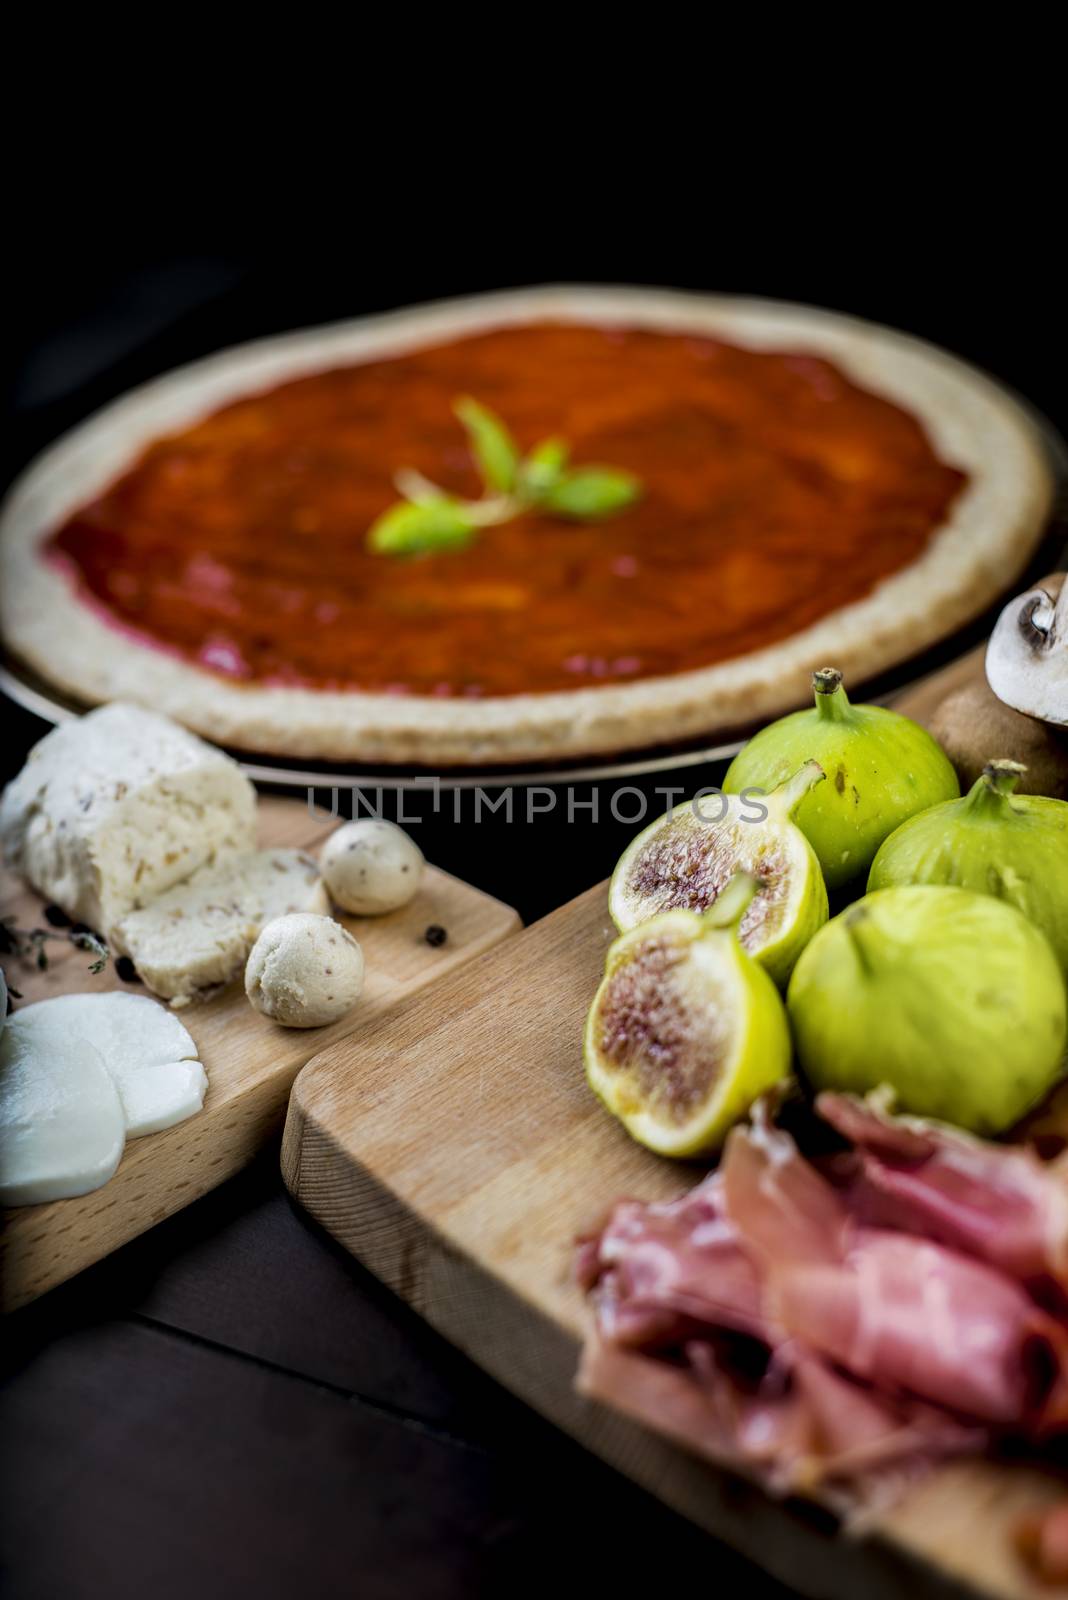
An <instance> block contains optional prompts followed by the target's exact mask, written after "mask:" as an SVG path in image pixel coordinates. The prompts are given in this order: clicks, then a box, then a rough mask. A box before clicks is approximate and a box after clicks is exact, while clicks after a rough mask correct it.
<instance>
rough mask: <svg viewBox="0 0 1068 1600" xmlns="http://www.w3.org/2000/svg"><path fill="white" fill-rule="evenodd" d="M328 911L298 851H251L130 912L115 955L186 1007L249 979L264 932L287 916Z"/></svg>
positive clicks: (313, 868)
mask: <svg viewBox="0 0 1068 1600" xmlns="http://www.w3.org/2000/svg"><path fill="white" fill-rule="evenodd" d="M329 909H330V900H329V896H328V895H327V892H326V889H325V887H324V885H323V881H322V879H321V878H320V876H319V868H318V866H317V864H316V862H315V861H313V860H312V858H311V856H307V855H304V854H302V852H301V851H299V850H254V851H249V852H247V853H246V854H243V855H237V856H232V857H231V858H230V859H229V860H228V861H226V862H224V863H223V864H222V865H221V866H217V867H211V868H204V869H203V870H202V871H200V872H198V873H196V874H195V875H194V876H193V877H192V878H190V880H189V882H188V883H182V884H179V885H177V887H176V888H174V889H168V891H167V893H166V894H164V895H160V897H159V899H158V900H155V901H154V902H153V903H152V905H150V906H145V907H144V908H143V909H142V910H140V911H131V912H130V914H129V915H128V916H126V917H124V918H123V919H122V921H121V922H120V923H119V925H118V927H117V928H116V930H115V939H114V943H115V948H116V949H117V950H119V951H120V952H121V953H122V954H123V955H127V956H129V957H130V959H131V960H132V962H133V964H134V966H135V967H136V968H137V971H138V973H139V975H140V977H141V978H142V980H143V981H144V983H145V984H146V985H147V986H148V988H150V989H151V990H152V991H153V993H154V994H158V995H162V996H163V998H164V999H165V1000H169V1001H170V1002H171V1004H172V1005H175V1006H183V1005H188V1004H189V1002H190V1001H191V1000H195V999H198V998H200V997H202V996H204V995H205V993H208V992H211V991H212V990H214V989H218V988H220V987H222V986H223V985H225V984H228V983H230V982H232V980H233V979H234V978H236V977H237V976H238V975H239V973H241V972H243V971H244V968H245V962H246V961H247V960H248V955H249V951H250V950H251V949H252V946H253V945H254V944H255V942H256V940H257V939H258V938H259V935H260V933H261V931H262V929H263V928H264V927H265V925H266V924H267V923H268V922H272V921H273V920H274V918H275V917H282V916H285V915H286V913H287V912H290V911H318V912H323V913H324V914H325V913H326V912H328V911H329Z"/></svg>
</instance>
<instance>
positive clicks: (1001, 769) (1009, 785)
mask: <svg viewBox="0 0 1068 1600" xmlns="http://www.w3.org/2000/svg"><path fill="white" fill-rule="evenodd" d="M1026 771H1027V768H1026V767H1025V766H1024V765H1023V763H1022V762H1021V761H1010V760H1008V759H1007V758H1006V759H1005V760H1002V761H988V762H987V764H986V766H985V767H984V768H983V770H982V772H981V774H980V775H979V777H978V778H976V780H975V782H974V783H973V784H972V787H971V789H970V790H969V791H968V810H969V811H970V812H972V813H973V814H976V815H981V814H982V813H984V812H986V813H988V814H989V815H991V816H998V815H1000V814H1002V813H1004V810H1005V807H1006V805H1007V804H1008V801H1009V798H1010V796H1011V795H1012V792H1013V790H1014V789H1015V788H1016V785H1017V784H1018V783H1019V781H1020V779H1021V778H1022V777H1023V775H1024V773H1025V772H1026Z"/></svg>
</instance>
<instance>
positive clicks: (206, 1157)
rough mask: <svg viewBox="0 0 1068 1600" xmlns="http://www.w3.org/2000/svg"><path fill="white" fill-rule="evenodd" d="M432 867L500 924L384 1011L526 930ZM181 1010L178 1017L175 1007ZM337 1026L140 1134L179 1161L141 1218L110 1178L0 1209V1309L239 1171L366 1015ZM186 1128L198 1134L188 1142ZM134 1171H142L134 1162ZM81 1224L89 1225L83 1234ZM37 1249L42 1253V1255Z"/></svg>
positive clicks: (84, 1265)
mask: <svg viewBox="0 0 1068 1600" xmlns="http://www.w3.org/2000/svg"><path fill="white" fill-rule="evenodd" d="M288 804H289V802H287V805H288ZM434 870H435V872H436V873H437V874H438V875H439V876H440V877H441V878H443V879H445V880H447V881H448V882H449V883H451V884H454V885H458V886H459V887H460V888H461V889H463V890H465V891H468V892H474V893H477V894H478V895H479V896H480V898H481V899H482V900H483V901H484V902H485V903H486V904H487V905H492V906H493V908H494V911H495V915H496V916H497V918H498V922H497V925H496V926H495V927H493V928H492V929H488V930H486V931H484V932H483V933H482V934H481V935H480V936H479V938H478V939H477V940H473V941H472V943H471V944H470V946H467V947H465V948H464V950H463V952H462V955H461V957H460V958H459V959H457V960H454V961H452V962H450V964H449V965H448V967H447V968H446V969H445V970H444V971H443V972H442V973H441V974H440V976H437V977H434V978H431V979H429V980H428V981H427V982H425V983H422V984H420V985H418V987H417V988H416V989H415V990H410V989H404V990H402V991H401V992H400V993H398V994H397V996H396V997H395V999H393V1000H392V1001H391V1003H390V1004H389V1005H387V1006H386V1007H385V1009H384V1010H383V1012H382V1017H383V1018H384V1017H386V1016H388V1015H389V1014H390V1012H391V1011H392V1010H394V1008H395V1007H398V1006H401V1005H403V1004H404V1003H406V1002H410V1001H411V1000H413V999H415V998H417V997H418V996H419V995H420V994H422V993H423V992H424V991H428V990H431V989H433V988H434V987H435V986H436V985H437V984H440V983H447V982H448V981H449V980H450V979H452V978H453V977H455V976H456V975H457V974H458V973H460V972H463V971H465V970H466V968H467V967H469V966H471V965H473V964H475V963H476V962H478V961H481V960H483V959H484V958H485V957H486V956H488V955H490V954H492V952H493V951H494V950H496V949H497V948H498V946H499V945H501V944H503V943H505V942H506V941H507V940H509V939H511V938H514V937H515V935H516V934H517V933H519V932H521V931H522V929H523V922H522V919H521V917H520V916H519V913H518V911H516V909H515V907H514V906H510V905H508V904H507V902H506V901H503V900H499V899H498V898H497V897H496V895H491V894H489V893H488V892H487V891H486V890H484V889H479V888H477V886H476V885H474V884H470V883H468V882H467V881H466V880H465V879H463V878H459V877H457V876H456V874H455V873H450V872H446V871H444V870H443V869H441V868H435V869H434ZM178 1015H179V1016H181V1013H178ZM339 1026H340V1025H338V1024H334V1025H331V1029H330V1038H329V1042H328V1043H326V1042H324V1043H323V1044H322V1045H320V1048H319V1049H318V1050H316V1051H315V1053H314V1055H313V1056H311V1057H310V1058H309V1060H308V1061H307V1062H305V1063H300V1062H294V1063H292V1065H291V1067H290V1068H286V1069H284V1070H282V1069H279V1070H278V1071H276V1072H274V1073H273V1074H272V1076H271V1077H269V1078H262V1079H261V1080H260V1081H258V1082H256V1083H255V1084H254V1085H253V1086H252V1087H251V1088H250V1089H249V1090H248V1091H247V1092H246V1093H244V1094H242V1095H241V1096H240V1098H232V1099H231V1100H228V1101H226V1102H224V1103H223V1104H222V1105H220V1106H218V1107H215V1108H214V1110H213V1111H212V1112H209V1114H208V1117H207V1120H206V1121H202V1122H201V1123H199V1124H198V1122H197V1117H192V1118H189V1119H187V1120H186V1121H185V1122H182V1123H178V1124H177V1125H176V1126H175V1127H174V1128H166V1129H163V1130H162V1131H161V1132H160V1133H155V1134H149V1135H146V1137H145V1144H146V1145H148V1144H149V1143H152V1144H153V1145H154V1148H155V1150H156V1152H157V1154H158V1155H159V1157H160V1159H161V1160H163V1159H164V1158H165V1159H166V1161H167V1163H169V1164H174V1163H175V1162H176V1161H177V1164H176V1165H174V1171H173V1174H172V1177H171V1180H170V1181H169V1182H168V1183H166V1184H165V1185H163V1186H161V1187H160V1188H159V1189H158V1190H157V1192H156V1193H155V1195H151V1194H150V1193H149V1190H150V1189H151V1184H150V1183H149V1182H148V1180H146V1183H145V1188H144V1196H145V1210H144V1211H143V1212H142V1213H141V1216H140V1217H139V1225H138V1226H136V1227H133V1228H131V1227H128V1226H126V1225H124V1224H122V1223H117V1222H116V1220H115V1208H114V1206H113V1204H112V1200H113V1199H114V1194H113V1195H112V1196H110V1197H109V1195H108V1188H109V1184H104V1185H103V1186H102V1187H101V1188H100V1189H97V1190H92V1191H90V1193H89V1194H88V1195H85V1196H77V1197H75V1198H74V1201H73V1202H71V1201H55V1202H48V1203H46V1204H42V1205H40V1206H29V1207H19V1208H17V1209H16V1211H15V1212H12V1213H8V1216H9V1217H10V1216H11V1215H17V1216H18V1219H19V1221H18V1225H17V1226H12V1225H11V1224H10V1222H8V1224H7V1225H6V1226H4V1225H3V1224H4V1222H5V1218H4V1216H3V1214H2V1213H0V1316H7V1315H9V1314H10V1313H12V1312H15V1311H18V1310H20V1309H21V1308H22V1307H23V1306H26V1305H29V1304H31V1303H32V1302H33V1301H34V1300H37V1299H39V1298H40V1296H41V1295H43V1294H47V1293H48V1292H49V1291H50V1290H51V1289H55V1288H58V1287H59V1286H60V1285H61V1284H63V1283H66V1282H68V1281H69V1280H70V1279H71V1278H74V1277H77V1276H78V1274H79V1273H80V1272H84V1271H86V1270H88V1268H89V1267H91V1266H95V1265H96V1263H97V1262H99V1261H102V1260H104V1259H106V1258H107V1257H108V1256H109V1255H112V1254H113V1253H114V1252H115V1251H116V1250H120V1249H122V1247H123V1246H124V1245H126V1244H129V1243H131V1242H132V1241H133V1240H134V1239H136V1238H139V1237H141V1236H142V1235H143V1234H145V1233H147V1232H149V1231H150V1230H151V1229H152V1228H154V1227H155V1226H156V1225H157V1224H159V1223H161V1222H164V1221H166V1220H167V1218H169V1217H172V1216H174V1215H176V1214H177V1213H178V1212H179V1211H182V1210H184V1208H185V1207H186V1206H188V1205H191V1204H192V1203H193V1202H194V1201H196V1200H199V1199H202V1198H203V1197H204V1196H205V1195H207V1194H210V1193H211V1192H212V1190H214V1189H217V1188H218V1187H219V1185H220V1184H223V1183H225V1182H226V1181H227V1180H228V1179H230V1178H233V1177H235V1176H236V1175H237V1173H239V1172H241V1171H242V1170H243V1169H244V1168H245V1167H246V1166H247V1165H248V1163H249V1162H250V1161H251V1160H252V1159H253V1158H254V1157H255V1156H256V1154H257V1153H258V1152H259V1151H260V1150H261V1149H262V1148H263V1147H264V1146H265V1145H266V1144H267V1143H268V1142H269V1141H270V1140H271V1139H272V1138H274V1137H276V1136H277V1134H278V1133H279V1132H280V1131H281V1130H282V1128H283V1125H284V1120H285V1115H286V1108H287V1105H288V1102H289V1096H290V1093H291V1091H292V1088H293V1084H294V1082H295V1080H296V1078H297V1077H298V1076H299V1074H300V1072H301V1071H302V1070H303V1067H304V1066H305V1065H310V1062H311V1060H313V1059H314V1058H315V1055H320V1054H322V1053H323V1052H324V1050H326V1049H329V1048H332V1047H335V1046H337V1045H338V1044H340V1043H343V1042H344V1039H345V1038H346V1036H347V1032H356V1031H357V1029H358V1028H359V1027H360V1026H362V1019H361V1018H360V1016H359V1015H358V1014H356V1013H355V1012H354V1013H353V1015H352V1018H351V1021H350V1023H349V1027H348V1030H347V1032H345V1031H343V1032H337V1031H336V1029H337V1027H339ZM324 1031H325V1030H324ZM309 1042H310V1041H309ZM205 1109H207V1108H205ZM197 1115H198V1116H199V1117H201V1118H202V1117H203V1115H204V1114H203V1112H201V1113H198V1114H197ZM216 1122H219V1123H220V1124H222V1125H224V1126H225V1129H226V1131H227V1133H228V1135H229V1148H227V1146H226V1145H225V1144H224V1145H223V1146H222V1153H220V1148H219V1145H218V1144H213V1143H212V1140H211V1129H212V1127H213V1125H214V1124H215V1123H216ZM191 1130H192V1132H193V1133H194V1134H195V1135H197V1137H195V1139H194V1140H193V1142H192V1144H191V1145H190V1144H189V1137H190V1131H191ZM157 1141H160V1142H157ZM132 1143H133V1144H134V1145H135V1146H136V1147H137V1151H138V1154H139V1155H141V1154H143V1152H141V1149H140V1146H141V1141H140V1140H136V1141H132ZM178 1147H181V1150H182V1153H181V1155H180V1156H179V1157H177V1158H176V1156H175V1150H176V1149H177V1148H178ZM120 1170H121V1169H120ZM138 1173H139V1175H140V1168H138ZM110 1181H111V1180H109V1182H110ZM78 1202H84V1204H85V1206H86V1207H87V1209H86V1210H82V1209H80V1208H79V1209H76V1210H74V1211H71V1212H70V1214H69V1219H68V1220H67V1221H66V1222H65V1223H64V1226H63V1227H62V1228H61V1229H59V1230H58V1231H56V1230H53V1229H52V1227H51V1224H50V1222H49V1221H48V1220H47V1217H48V1214H49V1213H51V1212H52V1211H53V1208H54V1207H56V1206H58V1207H65V1206H68V1205H71V1204H74V1205H75V1206H76V1207H77V1206H78ZM79 1228H84V1229H86V1230H88V1231H86V1232H85V1233H84V1234H81V1235H80V1234H79V1231H78V1230H79ZM42 1247H43V1249H44V1251H45V1252H46V1255H45V1257H44V1258H43V1257H42Z"/></svg>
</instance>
